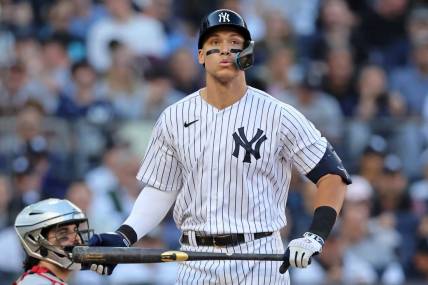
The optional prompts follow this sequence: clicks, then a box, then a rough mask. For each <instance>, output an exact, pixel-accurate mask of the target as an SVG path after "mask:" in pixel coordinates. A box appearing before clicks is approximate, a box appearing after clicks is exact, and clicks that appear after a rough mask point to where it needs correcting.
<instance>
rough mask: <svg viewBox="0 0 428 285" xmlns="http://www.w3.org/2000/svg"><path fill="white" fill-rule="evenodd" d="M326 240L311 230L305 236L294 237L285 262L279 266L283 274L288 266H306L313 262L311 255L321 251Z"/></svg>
mask: <svg viewBox="0 0 428 285" xmlns="http://www.w3.org/2000/svg"><path fill="white" fill-rule="evenodd" d="M323 245H324V240H323V239H322V238H321V237H320V236H318V235H316V234H314V233H311V232H306V233H304V234H303V237H301V238H297V239H293V240H292V241H291V242H290V243H289V244H288V248H287V250H286V251H285V254H284V263H282V265H281V267H280V268H279V272H280V273H281V274H283V273H285V272H286V271H287V269H288V267H289V266H290V265H291V266H293V267H298V268H305V267H307V266H308V265H309V264H311V257H312V256H314V255H318V254H320V253H321V250H322V246H323Z"/></svg>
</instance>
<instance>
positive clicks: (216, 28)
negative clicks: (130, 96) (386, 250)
mask: <svg viewBox="0 0 428 285" xmlns="http://www.w3.org/2000/svg"><path fill="white" fill-rule="evenodd" d="M253 47H254V42H253V41H252V39H251V35H250V33H249V31H248V29H247V26H246V24H245V22H244V20H243V19H242V17H241V16H240V15H238V14H237V13H236V12H234V11H231V10H226V9H221V10H217V11H214V12H212V13H210V14H209V15H208V16H207V17H206V18H205V19H204V20H203V21H202V25H201V29H200V35H199V42H198V48H199V52H198V60H199V63H200V64H202V65H203V66H204V68H205V72H206V87H205V88H202V89H200V90H198V91H196V92H195V93H192V94H190V95H188V96H187V97H185V98H184V99H182V100H181V101H179V102H177V103H176V104H173V105H171V106H170V107H168V108H167V109H166V110H165V111H164V112H163V113H162V114H161V116H160V118H159V119H158V121H157V123H156V124H155V126H154V130H153V134H152V138H151V142H150V144H149V147H148V149H147V152H146V154H145V157H144V160H143V162H142V164H141V168H140V170H139V172H138V174H137V178H138V179H139V180H141V181H142V182H143V183H144V184H145V185H146V186H145V187H144V189H143V190H142V192H141V193H140V195H139V197H138V198H137V200H136V202H135V205H134V207H133V210H132V212H131V214H130V216H129V217H128V218H127V219H126V221H125V222H124V224H123V225H122V226H120V227H119V229H118V230H117V231H116V232H114V233H104V234H98V235H94V237H93V238H92V239H91V241H90V245H94V246H129V245H131V244H133V243H135V242H136V241H137V240H138V239H139V238H141V237H142V236H144V235H145V234H146V233H147V232H149V231H150V230H151V229H152V228H153V227H154V226H155V225H157V224H158V223H159V222H160V221H161V220H162V218H163V217H164V216H165V215H166V213H167V212H168V210H169V208H170V207H171V206H172V204H173V203H174V202H175V206H174V211H173V213H174V219H175V222H176V224H177V226H178V227H179V229H181V230H182V232H183V233H182V236H181V244H182V250H189V251H210V252H223V253H225V252H240V253H284V248H283V246H282V242H281V238H280V234H279V230H280V229H281V228H282V227H284V226H286V224H287V221H286V216H285V206H286V202H287V194H288V187H289V184H290V178H291V168H292V166H293V165H294V166H295V167H296V168H297V169H298V170H299V171H300V172H301V173H302V174H304V175H306V176H307V177H308V178H309V179H310V180H312V181H313V182H314V183H316V185H317V188H318V191H317V194H316V198H315V201H316V202H315V205H316V206H315V209H314V217H313V222H312V225H311V226H310V228H309V229H308V231H307V232H306V233H304V234H303V236H302V237H301V238H298V239H295V240H292V241H291V242H290V244H289V245H288V248H287V249H286V251H285V254H284V261H285V262H284V264H283V265H282V267H281V263H279V262H273V261H195V262H183V263H181V264H180V268H179V273H178V278H177V284H289V276H288V273H287V274H279V273H278V271H280V272H281V273H285V272H286V269H287V267H288V263H289V264H290V265H291V266H294V267H306V266H308V264H309V263H310V258H311V256H313V255H315V254H318V253H320V252H321V249H322V246H323V244H324V241H325V239H326V238H327V236H328V234H329V232H330V230H331V229H332V227H333V224H334V223H335V220H336V217H337V214H338V213H339V211H340V209H341V206H342V202H343V199H344V195H345V190H346V185H347V184H349V183H350V178H349V175H348V174H347V172H346V170H345V168H344V167H343V165H342V163H341V160H340V159H339V158H338V156H337V155H336V153H335V152H334V150H333V148H332V147H331V145H329V143H328V142H327V141H326V139H325V138H324V137H322V136H321V134H320V132H319V131H318V130H317V129H315V127H314V126H313V124H312V123H310V122H309V121H308V120H307V119H306V118H305V117H304V116H303V115H302V114H301V113H299V112H298V111H297V110H295V109H294V108H292V107H291V106H289V105H287V104H284V103H282V102H280V101H278V100H276V99H275V98H273V97H272V96H270V95H269V94H266V93H265V92H262V91H260V90H257V89H255V88H252V87H250V86H247V84H246V80H245V73H244V70H246V69H248V68H249V67H251V65H252V64H253ZM280 267H281V268H280ZM113 268H114V266H106V265H103V264H93V265H92V269H93V270H96V271H98V272H99V273H102V274H111V272H112V270H113Z"/></svg>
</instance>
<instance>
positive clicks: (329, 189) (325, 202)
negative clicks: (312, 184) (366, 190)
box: [309, 174, 346, 240]
mask: <svg viewBox="0 0 428 285" xmlns="http://www.w3.org/2000/svg"><path fill="white" fill-rule="evenodd" d="M317 188H318V189H317V192H316V194H315V201H314V205H315V207H314V208H315V211H314V216H313V219H312V224H311V226H310V227H309V232H311V233H315V234H316V235H318V236H320V237H321V238H322V239H323V240H325V239H326V238H327V237H328V235H329V234H330V232H331V230H332V228H333V226H334V223H335V222H336V218H337V215H338V214H339V212H340V210H341V208H342V204H343V200H344V198H345V191H346V185H345V183H344V182H343V180H342V178H341V177H340V176H338V175H335V174H327V175H325V176H323V177H321V179H320V180H319V181H318V183H317Z"/></svg>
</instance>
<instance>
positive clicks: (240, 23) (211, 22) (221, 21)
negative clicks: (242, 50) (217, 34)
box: [198, 9, 251, 49]
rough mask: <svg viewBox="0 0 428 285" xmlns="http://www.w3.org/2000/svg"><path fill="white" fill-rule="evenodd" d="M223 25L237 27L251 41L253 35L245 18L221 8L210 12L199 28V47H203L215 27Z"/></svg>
mask: <svg viewBox="0 0 428 285" xmlns="http://www.w3.org/2000/svg"><path fill="white" fill-rule="evenodd" d="M222 26H228V27H235V28H236V29H237V30H238V31H239V32H240V34H241V35H242V36H243V37H244V39H245V40H246V41H251V35H250V32H249V31H248V28H247V24H246V23H245V21H244V19H243V18H242V17H241V16H240V15H239V14H238V13H236V12H234V11H232V10H228V9H220V10H216V11H214V12H212V13H210V14H209V15H208V16H206V17H205V18H204V20H203V21H202V23H201V27H200V30H199V40H198V49H201V48H202V45H203V44H204V41H205V39H206V37H207V35H208V34H209V33H210V32H211V31H212V30H213V29H215V28H217V27H222Z"/></svg>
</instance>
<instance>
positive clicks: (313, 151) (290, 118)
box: [279, 105, 327, 175]
mask: <svg viewBox="0 0 428 285" xmlns="http://www.w3.org/2000/svg"><path fill="white" fill-rule="evenodd" d="M279 128H280V144H281V147H282V152H281V153H282V155H283V156H284V157H285V158H286V159H288V160H291V161H292V162H293V164H294V166H295V167H296V168H297V170H298V171H299V172H300V173H301V174H303V175H306V174H307V173H308V172H310V171H311V170H312V169H313V168H314V167H315V166H316V165H317V164H318V162H319V161H320V160H321V158H322V157H323V155H324V153H325V150H326V148H327V140H326V139H325V138H324V137H322V136H321V133H320V131H319V130H317V129H316V128H315V126H314V125H313V124H312V122H310V121H309V120H308V119H306V118H305V116H303V115H302V114H301V113H300V112H299V111H297V110H296V109H295V108H293V107H291V106H289V105H286V106H285V107H284V108H283V110H282V113H281V125H280V127H279Z"/></svg>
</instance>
